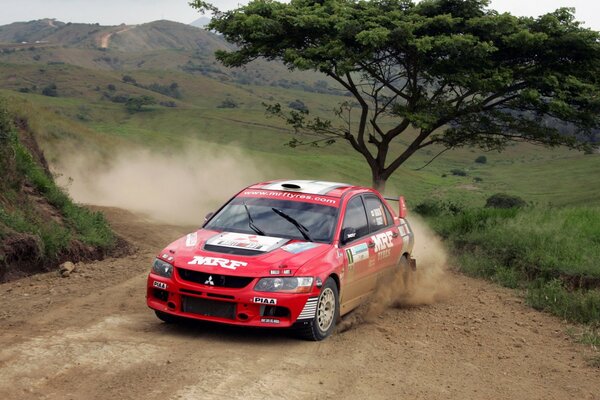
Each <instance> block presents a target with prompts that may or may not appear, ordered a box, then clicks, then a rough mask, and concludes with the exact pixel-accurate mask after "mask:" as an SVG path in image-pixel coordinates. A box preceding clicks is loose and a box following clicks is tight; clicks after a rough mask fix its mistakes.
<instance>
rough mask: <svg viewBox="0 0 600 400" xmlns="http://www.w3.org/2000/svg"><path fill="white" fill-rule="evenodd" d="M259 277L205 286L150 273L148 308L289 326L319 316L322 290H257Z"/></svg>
mask: <svg viewBox="0 0 600 400" xmlns="http://www.w3.org/2000/svg"><path fill="white" fill-rule="evenodd" d="M258 279H259V278H255V279H254V280H252V281H251V282H250V283H249V284H248V285H246V286H245V287H243V288H227V287H218V286H211V285H203V284H198V283H192V282H189V281H183V280H181V279H178V277H177V274H174V277H173V278H164V277H162V276H159V275H155V274H153V273H150V274H149V275H148V281H147V288H146V289H147V290H146V301H147V304H148V307H150V308H152V309H154V310H157V311H161V312H165V313H168V314H172V315H175V316H178V317H184V318H191V319H198V320H204V321H213V322H220V323H225V324H231V325H241V326H254V327H280V328H286V327H290V326H292V325H294V324H300V325H302V324H304V323H308V322H309V321H310V320H311V319H312V318H313V317H314V315H315V312H316V306H317V300H318V296H319V289H318V288H316V287H313V288H312V291H311V292H310V293H267V292H257V291H255V290H254V285H255V284H256V282H257V281H258Z"/></svg>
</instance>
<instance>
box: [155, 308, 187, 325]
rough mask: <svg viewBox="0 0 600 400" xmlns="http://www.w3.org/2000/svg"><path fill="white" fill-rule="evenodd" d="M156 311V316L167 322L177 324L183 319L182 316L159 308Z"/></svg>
mask: <svg viewBox="0 0 600 400" xmlns="http://www.w3.org/2000/svg"><path fill="white" fill-rule="evenodd" d="M154 313H155V314H156V317H157V318H158V319H160V320H161V321H162V322H165V323H167V324H175V323H177V322H180V321H181V318H179V317H178V316H176V315H173V314H169V313H166V312H162V311H158V310H154Z"/></svg>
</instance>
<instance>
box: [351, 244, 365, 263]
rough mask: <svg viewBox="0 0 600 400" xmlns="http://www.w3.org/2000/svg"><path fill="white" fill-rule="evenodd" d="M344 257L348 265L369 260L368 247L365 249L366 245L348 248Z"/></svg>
mask: <svg viewBox="0 0 600 400" xmlns="http://www.w3.org/2000/svg"><path fill="white" fill-rule="evenodd" d="M346 256H348V265H353V264H354V263H357V262H359V261H363V260H366V259H367V258H369V247H367V244H366V243H361V244H359V245H356V246H352V247H349V248H347V249H346Z"/></svg>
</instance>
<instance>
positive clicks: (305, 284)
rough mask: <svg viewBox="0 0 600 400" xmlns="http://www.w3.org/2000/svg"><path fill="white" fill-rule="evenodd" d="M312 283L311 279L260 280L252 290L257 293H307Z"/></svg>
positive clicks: (283, 278) (282, 278)
mask: <svg viewBox="0 0 600 400" xmlns="http://www.w3.org/2000/svg"><path fill="white" fill-rule="evenodd" d="M312 283H313V278H312V277H293V278H292V277H281V278H262V279H261V280H259V281H258V283H257V284H256V286H254V290H256V291H257V292H289V293H308V292H310V288H311V287H312Z"/></svg>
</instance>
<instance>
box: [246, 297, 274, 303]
mask: <svg viewBox="0 0 600 400" xmlns="http://www.w3.org/2000/svg"><path fill="white" fill-rule="evenodd" d="M252 302H254V303H258V304H268V305H275V304H277V299H270V298H268V297H255V298H254V299H252Z"/></svg>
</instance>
